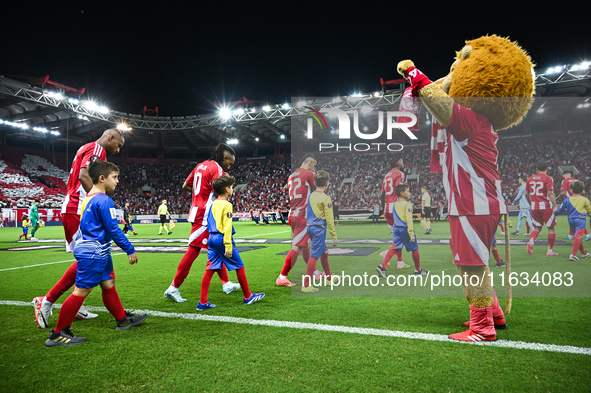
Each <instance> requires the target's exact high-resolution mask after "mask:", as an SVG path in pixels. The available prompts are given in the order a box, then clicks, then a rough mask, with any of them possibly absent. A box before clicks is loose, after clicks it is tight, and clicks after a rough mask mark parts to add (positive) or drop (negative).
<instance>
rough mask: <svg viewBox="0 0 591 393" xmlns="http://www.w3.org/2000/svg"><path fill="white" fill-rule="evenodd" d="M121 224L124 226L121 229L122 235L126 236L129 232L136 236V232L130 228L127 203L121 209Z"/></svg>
mask: <svg viewBox="0 0 591 393" xmlns="http://www.w3.org/2000/svg"><path fill="white" fill-rule="evenodd" d="M123 222H124V223H125V226H124V227H123V233H125V234H126V235H127V231H129V230H131V232H132V233H133V234H134V235H137V232H136V231H135V230H134V229H133V227H132V226H131V215H130V214H129V202H126V203H125V206H124V207H123Z"/></svg>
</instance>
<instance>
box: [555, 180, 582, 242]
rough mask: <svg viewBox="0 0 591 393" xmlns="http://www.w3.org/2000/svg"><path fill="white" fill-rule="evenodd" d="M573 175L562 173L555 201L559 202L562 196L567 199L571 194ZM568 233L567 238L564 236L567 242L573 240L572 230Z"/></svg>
mask: <svg viewBox="0 0 591 393" xmlns="http://www.w3.org/2000/svg"><path fill="white" fill-rule="evenodd" d="M572 175H573V173H572V171H564V172H563V173H562V179H563V180H562V184H561V185H560V194H558V196H557V197H556V200H557V201H558V200H560V198H562V197H563V196H566V197H567V198H570V196H571V193H570V185H571V184H573V183H574V182H576V181H577V179H575V178H574V177H572ZM570 229H571V230H570V232H569V234H568V235H567V236H565V237H564V238H565V239H568V240H573V232H572V228H570Z"/></svg>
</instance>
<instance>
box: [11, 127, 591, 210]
mask: <svg viewBox="0 0 591 393" xmlns="http://www.w3.org/2000/svg"><path fill="white" fill-rule="evenodd" d="M589 146H591V137H590V136H588V135H585V134H571V135H569V136H561V137H550V138H547V139H539V138H538V139H534V138H532V137H523V138H515V137H505V138H503V137H502V136H501V138H500V139H499V142H498V148H499V159H498V163H499V167H500V172H501V177H502V180H503V192H504V194H505V197H506V199H507V200H508V201H509V203H512V202H513V201H514V199H515V196H516V193H517V188H518V186H519V183H518V178H519V176H525V177H526V178H527V177H529V176H531V175H533V174H534V173H536V169H535V165H536V163H537V162H539V161H542V160H544V161H546V162H547V163H548V164H549V166H550V170H549V175H550V176H552V177H553V178H554V186H555V191H556V193H557V194H558V192H559V187H560V184H561V181H562V178H561V176H560V172H559V171H558V168H557V167H558V166H559V165H574V166H575V167H576V168H577V169H578V171H579V172H580V173H579V174H578V175H576V176H575V177H576V178H578V179H581V180H583V181H584V182H585V184H586V189H587V193H589V187H590V186H591V158H590V156H591V155H590V154H589ZM32 153H33V152H25V151H18V150H11V151H6V152H4V151H3V152H2V153H0V186H1V189H0V203H1V204H2V205H3V206H4V207H29V206H30V205H31V204H32V202H33V200H34V199H41V206H42V207H44V208H59V207H61V202H62V200H63V197H64V194H65V192H66V182H67V177H68V172H67V170H66V168H65V165H61V166H58V165H56V164H55V162H56V159H55V158H54V159H53V160H51V157H48V156H47V152H38V153H39V154H37V152H35V153H34V154H32ZM393 157H395V158H396V159H398V158H400V157H401V158H403V159H404V168H403V171H404V173H405V175H406V176H410V177H409V180H408V183H409V184H410V186H411V195H412V202H413V203H414V205H415V206H420V197H421V192H420V188H421V187H422V186H426V187H427V189H428V190H429V193H430V194H431V198H432V201H433V206H438V205H439V204H441V203H446V201H445V193H444V190H443V185H442V182H441V174H435V173H431V172H430V170H429V165H430V159H431V153H430V150H429V149H428V148H426V147H424V148H414V149H408V150H404V151H403V152H400V153H388V152H379V153H378V152H373V153H370V152H363V153H349V152H347V153H332V154H316V158H317V160H318V163H317V165H316V169H318V170H319V169H323V170H326V171H328V172H329V173H330V175H331V185H330V187H329V189H328V191H327V193H328V194H329V195H330V196H331V197H332V198H333V199H336V200H338V201H339V205H340V210H341V211H343V210H368V209H371V207H372V206H373V205H374V204H376V203H379V200H380V194H381V187H382V179H383V178H384V176H385V174H386V173H388V172H389V171H390V170H391V169H392V167H393ZM299 158H300V157H297V156H296V157H294V158H293V162H294V165H297V164H299V161H298V160H299ZM57 161H58V162H63V163H64V164H65V162H66V160H65V159H63V158H60V159H58V160H57ZM114 161H115V162H116V164H117V165H118V166H119V168H120V169H121V174H120V183H119V186H118V187H117V189H116V190H115V191H114V192H112V193H110V194H111V197H112V198H113V200H114V201H115V204H116V205H118V206H123V205H124V204H125V203H126V202H129V203H130V204H131V210H132V213H133V214H135V215H139V214H156V210H157V208H158V206H159V205H160V203H161V201H162V200H163V199H166V200H167V201H168V208H169V211H170V212H171V213H172V214H173V215H175V214H178V215H180V214H186V213H187V212H188V210H189V208H190V204H191V194H190V193H188V192H186V191H183V190H182V188H181V187H182V185H183V182H184V180H185V179H186V177H187V176H188V175H189V173H190V172H191V170H193V168H194V166H195V163H185V162H165V163H162V162H141V161H138V160H121V159H117V158H115V160H114ZM293 170H295V168H294V167H293V166H292V162H291V161H290V159H289V158H282V157H278V158H275V157H272V158H262V159H238V160H237V161H236V163H235V165H234V166H233V167H232V168H231V169H230V171H229V172H230V174H231V175H233V176H234V177H236V180H237V181H236V187H235V188H236V192H235V194H234V197H233V198H232V203H233V205H234V211H235V212H249V211H250V210H251V209H253V210H262V211H274V210H276V209H281V210H284V211H286V210H288V209H289V196H288V192H287V180H288V177H289V174H290V173H291V172H292V171H293ZM416 175H418V176H416Z"/></svg>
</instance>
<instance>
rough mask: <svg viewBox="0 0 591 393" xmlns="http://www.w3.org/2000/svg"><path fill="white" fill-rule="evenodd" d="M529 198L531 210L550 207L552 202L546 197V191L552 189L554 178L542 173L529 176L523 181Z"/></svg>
mask: <svg viewBox="0 0 591 393" xmlns="http://www.w3.org/2000/svg"><path fill="white" fill-rule="evenodd" d="M525 187H526V189H527V190H528V191H529V198H530V200H531V210H548V209H552V203H550V198H548V191H553V190H554V180H552V178H551V177H550V176H548V175H546V174H544V173H538V174H537V175H533V176H530V177H529V179H527V182H526V183H525Z"/></svg>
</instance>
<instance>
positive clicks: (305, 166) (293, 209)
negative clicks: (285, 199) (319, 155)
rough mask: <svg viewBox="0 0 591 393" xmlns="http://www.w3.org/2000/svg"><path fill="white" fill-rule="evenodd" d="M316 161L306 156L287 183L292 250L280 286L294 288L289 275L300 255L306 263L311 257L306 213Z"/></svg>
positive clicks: (312, 186)
mask: <svg viewBox="0 0 591 393" xmlns="http://www.w3.org/2000/svg"><path fill="white" fill-rule="evenodd" d="M315 166H316V159H315V158H314V156H313V155H311V154H306V155H305V156H304V158H303V159H302V165H301V166H300V167H299V168H298V169H297V170H296V171H295V172H293V173H292V174H291V175H290V176H289V179H288V181H287V185H288V187H289V203H290V205H289V217H288V222H289V226H290V227H291V249H290V250H289V252H288V253H287V256H286V257H285V261H284V263H283V269H281V273H279V277H277V280H276V281H275V283H276V284H277V285H280V286H285V287H293V286H295V285H296V284H295V283H292V282H291V281H289V279H288V278H287V275H288V274H289V272H290V271H291V268H292V267H293V265H295V263H296V261H297V259H298V256H299V255H300V253H301V254H302V257H303V258H304V262H306V263H308V260H309V257H310V247H309V245H308V242H309V240H310V239H309V237H308V232H307V229H306V225H307V223H306V211H307V208H308V198H309V196H310V194H311V193H312V191H314V189H315V188H316V184H315V183H314V172H313V171H314V167H315Z"/></svg>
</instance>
